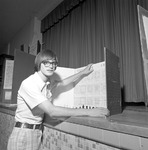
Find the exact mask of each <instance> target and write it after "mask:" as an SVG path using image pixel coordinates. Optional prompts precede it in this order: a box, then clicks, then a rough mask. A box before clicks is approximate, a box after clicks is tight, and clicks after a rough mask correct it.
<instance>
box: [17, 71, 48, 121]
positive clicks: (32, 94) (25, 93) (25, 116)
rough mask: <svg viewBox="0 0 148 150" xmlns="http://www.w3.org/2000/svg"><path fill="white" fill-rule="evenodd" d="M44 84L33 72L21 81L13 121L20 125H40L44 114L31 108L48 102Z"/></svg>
mask: <svg viewBox="0 0 148 150" xmlns="http://www.w3.org/2000/svg"><path fill="white" fill-rule="evenodd" d="M45 87H46V83H45V82H44V81H43V80H42V79H41V77H40V76H39V74H38V73H37V72H35V73H34V74H32V75H30V76H29V77H28V78H26V79H25V80H23V81H22V83H21V85H20V88H19V90H18V95H17V109H16V114H15V120H16V121H19V122H22V123H29V124H40V123H42V120H43V116H44V112H43V111H42V110H40V109H37V111H36V112H34V111H32V110H33V108H35V107H36V106H38V105H39V104H41V103H42V102H44V101H46V100H48V99H47V98H46V94H45V93H46V89H45Z"/></svg>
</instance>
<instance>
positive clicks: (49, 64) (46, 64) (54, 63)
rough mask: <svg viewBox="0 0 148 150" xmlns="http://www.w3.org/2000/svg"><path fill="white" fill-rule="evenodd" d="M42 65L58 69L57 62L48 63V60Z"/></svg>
mask: <svg viewBox="0 0 148 150" xmlns="http://www.w3.org/2000/svg"><path fill="white" fill-rule="evenodd" d="M42 63H43V64H44V66H45V67H50V66H52V67H57V65H58V63H57V62H56V61H47V60H44V61H42Z"/></svg>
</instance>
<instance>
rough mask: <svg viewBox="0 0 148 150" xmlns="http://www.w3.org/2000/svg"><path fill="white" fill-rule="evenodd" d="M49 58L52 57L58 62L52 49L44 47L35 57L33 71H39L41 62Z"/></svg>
mask: <svg viewBox="0 0 148 150" xmlns="http://www.w3.org/2000/svg"><path fill="white" fill-rule="evenodd" d="M49 59H53V60H55V61H56V62H57V63H58V58H57V56H56V54H55V53H54V52H53V51H51V50H49V49H46V50H42V51H41V52H39V53H38V54H37V56H36V58H35V71H39V70H40V67H41V63H42V62H43V61H46V60H49Z"/></svg>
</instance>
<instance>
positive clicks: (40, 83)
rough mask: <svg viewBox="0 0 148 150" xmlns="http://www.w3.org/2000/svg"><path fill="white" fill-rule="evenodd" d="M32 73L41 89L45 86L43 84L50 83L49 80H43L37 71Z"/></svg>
mask: <svg viewBox="0 0 148 150" xmlns="http://www.w3.org/2000/svg"><path fill="white" fill-rule="evenodd" d="M34 75H35V77H36V79H37V82H38V83H39V85H40V86H41V91H42V90H43V89H44V88H45V86H47V85H49V84H50V82H49V81H47V82H44V81H43V80H42V78H41V77H40V76H39V74H38V73H37V72H35V73H34Z"/></svg>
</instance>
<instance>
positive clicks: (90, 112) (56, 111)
mask: <svg viewBox="0 0 148 150" xmlns="http://www.w3.org/2000/svg"><path fill="white" fill-rule="evenodd" d="M37 107H38V108H39V109H41V110H42V111H44V112H45V113H46V114H48V115H49V116H51V117H70V116H93V117H106V116H108V115H109V111H108V109H106V108H102V107H100V108H94V109H74V108H65V107H59V106H55V105H53V104H52V103H51V102H50V101H49V100H47V101H44V102H43V103H41V104H39V105H38V106H37Z"/></svg>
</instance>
